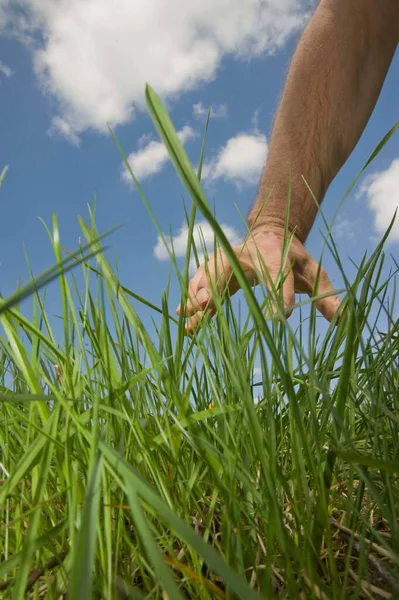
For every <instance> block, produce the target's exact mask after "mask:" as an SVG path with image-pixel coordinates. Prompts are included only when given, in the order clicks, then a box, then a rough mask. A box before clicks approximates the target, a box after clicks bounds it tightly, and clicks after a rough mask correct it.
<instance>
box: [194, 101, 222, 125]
mask: <svg viewBox="0 0 399 600" xmlns="http://www.w3.org/2000/svg"><path fill="white" fill-rule="evenodd" d="M209 108H210V109H211V117H212V118H213V119H222V118H224V117H227V104H226V103H224V104H213V105H212V106H210V107H209ZM209 108H205V106H204V105H203V104H202V102H198V103H197V104H194V106H193V115H194V117H195V118H196V119H198V120H200V121H204V120H205V119H206V117H207V116H208V112H209Z"/></svg>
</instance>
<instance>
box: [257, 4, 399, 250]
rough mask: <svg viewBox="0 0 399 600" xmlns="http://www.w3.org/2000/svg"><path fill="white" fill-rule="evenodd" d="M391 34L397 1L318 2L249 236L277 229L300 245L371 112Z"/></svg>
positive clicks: (398, 13)
mask: <svg viewBox="0 0 399 600" xmlns="http://www.w3.org/2000/svg"><path fill="white" fill-rule="evenodd" d="M398 36H399V1H398V0H321V2H320V4H319V6H318V8H317V10H316V12H315V14H314V15H313V18H312V19H311V21H310V23H309V25H308V27H307V28H306V30H305V32H304V34H303V36H302V38H301V40H300V42H299V44H298V47H297V49H296V52H295V54H294V57H293V60H292V63H291V66H290V69H289V73H288V77H287V81H286V85H285V89H284V93H283V97H282V100H281V103H280V107H279V110H278V112H277V116H276V120H275V125H274V128H273V133H272V137H271V140H270V145H269V152H268V157H267V161H266V167H265V170H264V173H263V176H262V180H261V185H260V190H259V195H258V198H257V201H256V203H255V205H254V207H253V208H252V210H251V212H250V215H249V217H248V223H249V226H250V227H251V228H252V230H253V231H256V230H259V229H261V230H262V229H264V228H265V227H266V228H267V227H270V226H273V225H277V226H280V225H283V224H284V223H285V219H286V211H287V200H288V189H289V182H290V178H291V186H292V187H291V204H290V213H289V228H290V230H292V229H294V228H295V229H296V235H297V236H298V238H299V239H300V240H301V241H302V242H304V241H305V239H306V237H307V235H308V234H309V231H310V229H311V227H312V225H313V222H314V219H315V217H316V214H317V205H316V203H315V201H314V199H313V198H312V195H311V194H310V192H309V190H308V189H307V186H306V184H305V183H304V180H303V179H305V180H306V182H307V183H308V185H309V187H310V188H311V190H312V192H313V194H314V195H315V197H316V199H317V201H318V203H321V201H322V199H323V197H324V195H325V193H326V191H327V188H328V186H329V185H330V183H331V181H332V180H333V178H334V177H335V175H336V174H337V173H338V171H339V170H340V168H341V167H342V165H343V164H344V163H345V161H346V159H347V158H348V156H349V155H350V153H351V152H352V150H353V149H354V147H355V146H356V143H357V141H358V139H359V138H360V136H361V134H362V132H363V130H364V128H365V126H366V124H367V121H368V119H369V117H370V115H371V113H372V111H373V109H374V106H375V104H376V102H377V99H378V96H379V94H380V91H381V87H382V85H383V82H384V79H385V76H386V73H387V71H388V68H389V65H390V63H391V60H392V57H393V55H394V52H395V48H396V46H397V43H398Z"/></svg>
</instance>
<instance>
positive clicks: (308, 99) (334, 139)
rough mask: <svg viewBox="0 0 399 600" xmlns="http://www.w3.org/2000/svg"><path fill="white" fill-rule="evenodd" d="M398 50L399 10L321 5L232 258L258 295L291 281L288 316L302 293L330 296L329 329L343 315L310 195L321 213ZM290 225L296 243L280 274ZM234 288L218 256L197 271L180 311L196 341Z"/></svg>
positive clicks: (336, 1)
mask: <svg viewBox="0 0 399 600" xmlns="http://www.w3.org/2000/svg"><path fill="white" fill-rule="evenodd" d="M398 42H399V0H321V1H320V3H319V5H318V7H317V9H316V11H315V12H314V14H313V16H312V18H311V20H310V22H309V23H308V26H307V27H306V29H305V31H304V33H303V35H302V37H301V39H300V41H299V43H298V46H297V48H296V51H295V53H294V56H293V59H292V62H291V65H290V68H289V71H288V75H287V79H286V83H285V87H284V91H283V95H282V99H281V102H280V106H279V108H278V111H277V115H276V118H275V123H274V127H273V131H272V136H271V140H270V144H269V151H268V157H267V161H266V166H265V169H264V172H263V175H262V179H261V184H260V188H259V193H258V196H257V199H256V202H255V204H254V206H253V207H252V209H251V210H250V213H249V216H248V225H249V232H248V235H247V236H246V239H245V240H244V242H243V243H242V244H241V245H240V246H236V247H234V248H233V250H234V252H235V254H236V256H237V258H238V260H239V262H240V264H241V267H242V269H243V271H244V273H245V275H246V278H247V280H248V282H250V283H251V284H252V285H255V284H256V283H259V279H260V277H263V278H264V280H265V281H266V284H267V285H268V287H269V289H270V288H271V287H272V286H271V285H270V282H274V283H275V282H276V280H277V277H278V275H279V274H280V273H281V272H282V271H283V272H284V275H285V278H284V283H283V285H282V296H283V302H284V307H285V309H286V314H287V316H289V314H290V312H291V311H290V310H289V307H291V306H292V305H294V303H295V293H306V294H308V295H309V296H310V297H312V296H314V295H315V294H316V293H317V294H318V295H323V294H332V295H330V296H328V297H324V298H321V299H319V300H317V301H316V307H317V309H318V310H319V311H320V312H321V313H322V314H323V315H324V316H325V317H326V319H328V320H329V321H331V320H332V318H333V316H334V314H335V313H336V311H337V309H338V308H339V304H340V301H339V298H338V297H337V296H336V295H335V294H334V293H333V287H332V285H331V282H330V280H329V278H328V275H327V273H326V272H325V270H324V269H323V268H322V267H319V265H318V263H317V262H316V261H315V260H314V259H313V258H312V256H311V255H310V254H309V252H307V250H306V249H305V247H304V243H305V241H306V238H307V236H308V234H309V232H310V230H311V228H312V225H313V222H314V220H315V218H316V215H317V210H318V207H317V204H316V202H315V200H314V198H313V197H312V195H311V193H310V192H309V189H308V187H307V185H308V186H309V188H310V189H311V190H312V192H313V194H314V197H315V198H316V199H317V202H318V204H320V203H321V202H322V200H323V197H324V195H325V193H326V191H327V189H328V187H329V185H330V183H331V181H332V180H333V179H334V177H335V176H336V174H337V173H338V172H339V170H340V169H341V167H342V166H343V165H344V163H345V162H346V160H347V158H348V157H349V155H350V154H351V152H352V150H353V149H354V147H355V146H356V144H357V142H358V140H359V138H360V136H361V134H362V133H363V130H364V128H365V126H366V124H367V122H368V120H369V118H370V115H371V113H372V111H373V109H374V107H375V104H376V102H377V100H378V97H379V94H380V91H381V88H382V86H383V83H384V80H385V77H386V74H387V71H388V69H389V65H390V63H391V61H392V58H393V55H394V53H395V49H396V47H397V45H398ZM304 180H305V181H306V182H307V185H306V184H305V181H304ZM290 181H291V198H290V205H289V209H290V210H289V213H288V211H287V201H288V188H289V182H290ZM287 213H288V214H287ZM287 216H288V222H287V225H288V231H289V232H293V234H294V235H293V238H292V243H291V246H290V249H289V252H288V255H287V260H286V263H285V265H282V254H283V247H284V236H285V232H284V228H285V223H286V221H287ZM282 267H283V268H282ZM316 281H317V290H316ZM226 287H228V290H229V293H230V295H231V294H234V293H235V292H236V291H237V290H238V289H239V287H240V286H239V284H238V282H237V280H236V278H235V277H234V275H232V268H231V266H230V265H229V262H228V260H227V258H226V256H225V254H224V252H223V250H219V251H217V252H216V253H214V254H212V255H211V256H210V257H209V262H208V263H207V265H206V267H205V265H201V266H200V267H199V269H198V271H197V273H196V274H195V275H194V277H193V278H192V280H191V281H190V284H189V290H188V301H187V305H186V306H185V307H184V308H181V307H180V306H179V307H178V309H177V313H178V314H181V315H182V316H184V317H189V319H188V321H187V324H186V327H187V329H188V330H189V331H191V332H192V331H194V330H195V329H196V328H197V327H198V325H199V324H200V321H201V318H202V316H203V314H204V311H205V310H206V311H207V312H209V313H210V314H211V315H212V314H214V312H215V310H216V308H215V303H214V300H213V298H212V292H211V289H213V293H215V290H216V292H217V293H222V292H223V290H225V289H226Z"/></svg>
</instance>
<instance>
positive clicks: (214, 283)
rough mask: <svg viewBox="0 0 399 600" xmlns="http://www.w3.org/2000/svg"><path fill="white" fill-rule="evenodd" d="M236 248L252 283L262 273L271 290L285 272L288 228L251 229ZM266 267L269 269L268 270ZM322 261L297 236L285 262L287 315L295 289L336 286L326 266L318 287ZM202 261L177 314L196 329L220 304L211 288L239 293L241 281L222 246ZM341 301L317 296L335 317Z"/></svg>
mask: <svg viewBox="0 0 399 600" xmlns="http://www.w3.org/2000/svg"><path fill="white" fill-rule="evenodd" d="M233 251H234V253H235V255H236V256H237V259H238V261H239V263H240V265H241V268H242V270H243V272H244V274H245V277H246V279H247V281H248V283H249V284H250V285H251V286H252V285H256V284H257V283H259V279H260V277H262V278H263V279H264V280H265V282H266V285H267V286H268V288H269V290H270V288H271V285H270V281H272V282H273V284H276V282H277V279H278V276H279V274H280V272H281V262H282V258H283V253H284V228H282V227H281V228H280V227H270V228H268V229H262V230H258V231H256V232H255V233H251V234H250V235H249V236H248V238H247V239H246V240H245V241H244V242H243V243H242V244H241V245H240V246H234V247H233ZM265 268H266V270H267V273H266V272H265ZM318 269H319V265H318V263H317V262H316V261H315V260H314V259H313V258H312V256H311V255H310V254H309V252H308V251H307V250H306V249H305V247H304V246H303V244H302V243H301V241H300V240H299V239H298V238H296V237H295V236H294V237H293V239H292V242H291V246H290V249H289V251H288V255H287V261H286V264H285V265H284V282H283V284H282V286H283V287H282V297H283V303H284V308H285V309H286V316H287V317H289V316H290V314H291V312H292V311H291V310H289V308H290V307H292V306H293V305H294V304H295V293H299V294H308V295H309V296H310V297H312V296H314V295H316V294H317V295H322V294H328V293H332V292H333V291H334V290H333V287H332V285H331V282H330V280H329V278H328V275H327V273H326V271H325V270H324V268H323V267H321V268H320V273H319V278H318V287H317V290H315V287H316V280H317V274H318ZM207 271H208V273H207V272H206V269H205V264H203V265H201V266H200V267H199V269H198V270H197V272H196V274H195V275H194V277H193V278H192V279H191V281H190V284H189V291H188V300H187V305H186V307H185V311H184V313H183V312H182V310H181V307H180V306H179V307H178V308H177V311H176V312H177V314H178V315H181V316H183V317H188V322H187V325H186V328H187V330H188V331H189V332H190V333H192V332H194V331H195V330H196V329H197V328H198V326H199V325H200V322H201V319H202V317H203V315H204V314H205V312H206V313H209V314H210V315H211V316H212V315H213V314H215V312H216V307H215V302H214V299H213V297H212V292H211V288H212V287H213V288H214V289H216V290H217V292H218V293H219V294H222V293H223V291H224V290H226V288H227V289H228V291H229V293H230V295H233V294H235V293H236V292H237V291H238V290H239V288H240V285H239V283H238V281H237V279H236V277H235V276H234V275H233V274H232V273H233V270H232V268H231V266H230V264H229V261H228V259H227V257H226V254H225V253H224V251H223V250H222V249H218V250H217V252H214V253H213V254H211V256H210V257H209V261H208V264H207ZM339 305H340V300H339V298H338V296H336V295H335V294H333V295H331V296H328V297H325V298H320V299H319V300H316V308H317V309H318V310H319V311H320V312H321V313H322V314H323V315H324V317H325V318H326V319H327V320H328V321H331V320H332V318H333V316H334V314H335V313H336V311H337V309H338V307H339Z"/></svg>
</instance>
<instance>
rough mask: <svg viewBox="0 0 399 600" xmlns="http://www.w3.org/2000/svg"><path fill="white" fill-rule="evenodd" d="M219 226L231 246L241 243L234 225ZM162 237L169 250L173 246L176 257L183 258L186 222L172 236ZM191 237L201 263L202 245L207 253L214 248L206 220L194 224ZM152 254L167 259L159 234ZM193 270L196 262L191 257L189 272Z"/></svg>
mask: <svg viewBox="0 0 399 600" xmlns="http://www.w3.org/2000/svg"><path fill="white" fill-rule="evenodd" d="M220 226H221V228H222V229H223V231H224V233H225V235H226V237H227V239H228V240H229V242H230V244H231V245H232V246H236V245H238V244H240V243H241V236H240V235H239V233H238V232H237V231H236V230H235V229H234V227H230V226H229V225H226V224H224V223H221V224H220ZM164 237H165V241H166V242H167V243H168V247H169V249H170V251H172V248H173V251H174V253H175V256H176V258H183V257H185V256H186V248H187V242H188V227H187V225H186V224H183V225H182V226H181V228H180V229H179V231H178V233H177V234H176V235H174V236H173V237H172V238H170V236H168V235H165V236H164ZM193 238H194V243H195V247H196V249H197V252H198V258H199V261H200V264H201V263H203V262H204V260H205V257H204V251H203V247H204V245H205V247H206V249H207V252H208V254H210V253H211V252H213V250H214V240H215V234H214V232H213V229H212V227H211V226H210V225H209V223H208V222H207V221H199V222H198V223H196V224H195V226H194V231H193ZM154 255H155V257H156V258H157V259H158V260H169V254H168V251H167V249H166V247H165V244H164V242H163V241H162V239H161V238H160V237H159V236H158V240H157V244H156V246H155V248H154ZM195 270H196V263H195V260H194V258H193V257H192V258H191V261H190V273H191V274H193V272H195Z"/></svg>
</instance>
